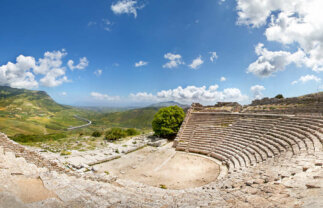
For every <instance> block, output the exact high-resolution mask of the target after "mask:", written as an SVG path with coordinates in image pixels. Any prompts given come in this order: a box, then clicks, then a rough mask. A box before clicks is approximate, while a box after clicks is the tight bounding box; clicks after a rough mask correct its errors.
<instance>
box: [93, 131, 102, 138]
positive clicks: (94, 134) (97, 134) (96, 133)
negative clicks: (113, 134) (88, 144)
mask: <svg viewBox="0 0 323 208" xmlns="http://www.w3.org/2000/svg"><path fill="white" fill-rule="evenodd" d="M101 135H102V133H101V132H99V131H94V132H93V133H92V136H93V137H100V136H101Z"/></svg>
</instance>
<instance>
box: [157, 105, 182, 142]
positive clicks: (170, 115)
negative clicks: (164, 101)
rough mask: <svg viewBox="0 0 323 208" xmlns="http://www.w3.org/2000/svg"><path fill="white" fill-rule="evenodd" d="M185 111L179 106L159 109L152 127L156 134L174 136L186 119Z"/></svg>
mask: <svg viewBox="0 0 323 208" xmlns="http://www.w3.org/2000/svg"><path fill="white" fill-rule="evenodd" d="M184 116H185V113H184V111H183V109H182V108H180V107H178V106H169V107H165V108H161V109H159V111H158V112H157V113H156V114H155V116H154V119H153V122H152V127H153V130H154V132H155V135H156V136H161V137H165V138H174V137H175V136H176V134H177V132H178V130H179V128H180V126H181V124H182V122H183V120H184Z"/></svg>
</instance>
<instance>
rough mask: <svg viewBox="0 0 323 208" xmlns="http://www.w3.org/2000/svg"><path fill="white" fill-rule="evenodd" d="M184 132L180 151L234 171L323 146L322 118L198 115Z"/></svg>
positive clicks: (193, 115) (194, 114)
mask: <svg viewBox="0 0 323 208" xmlns="http://www.w3.org/2000/svg"><path fill="white" fill-rule="evenodd" d="M182 128H183V129H182V134H181V135H180V137H179V138H177V141H178V143H177V146H176V150H179V151H187V152H192V153H199V154H204V155H208V156H211V157H214V158H216V159H218V160H220V161H222V162H223V163H224V164H225V165H227V167H228V168H229V170H233V171H235V170H237V169H241V168H243V167H248V166H252V165H256V164H257V163H259V162H263V161H266V160H267V159H268V158H273V157H277V156H280V155H282V154H285V153H286V154H287V155H290V156H292V155H295V154H299V153H303V152H308V153H313V151H317V150H321V149H322V144H323V139H322V135H323V118H320V117H314V118H313V117H296V116H283V115H276V116H274V115H271V116H268V115H257V114H255V115H251V114H219V113H205V112H203V113H198V112H195V113H191V115H190V117H189V119H188V120H187V122H186V125H185V126H183V127H182Z"/></svg>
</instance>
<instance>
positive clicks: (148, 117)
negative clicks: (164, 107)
mask: <svg viewBox="0 0 323 208" xmlns="http://www.w3.org/2000/svg"><path fill="white" fill-rule="evenodd" d="M158 110H159V108H158V107H146V108H138V109H131V110H127V111H122V112H114V113H106V114H102V115H100V116H99V117H94V118H92V121H93V123H94V125H106V126H109V127H116V126H118V127H127V128H139V129H151V122H152V120H153V118H154V115H155V113H157V111H158Z"/></svg>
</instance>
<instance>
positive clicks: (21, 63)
mask: <svg viewBox="0 0 323 208" xmlns="http://www.w3.org/2000/svg"><path fill="white" fill-rule="evenodd" d="M35 64H36V63H35V58H34V57H31V56H23V55H19V56H18V57H17V58H16V63H15V64H14V63H12V62H8V63H7V64H6V65H2V66H0V85H6V86H10V87H16V88H28V89H31V88H37V87H38V82H37V81H36V80H35V76H34V74H33V73H32V72H31V69H33V68H34V67H35Z"/></svg>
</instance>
